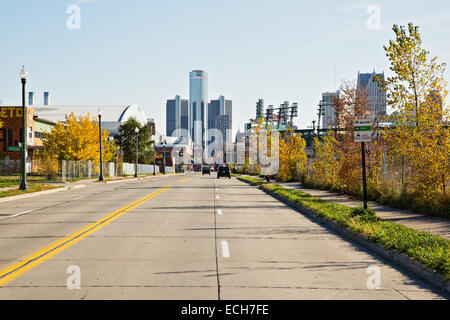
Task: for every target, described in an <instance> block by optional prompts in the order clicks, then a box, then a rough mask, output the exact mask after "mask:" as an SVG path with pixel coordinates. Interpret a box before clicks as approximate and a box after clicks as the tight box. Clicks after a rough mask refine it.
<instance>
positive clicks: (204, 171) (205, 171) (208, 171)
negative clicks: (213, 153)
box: [202, 167, 211, 175]
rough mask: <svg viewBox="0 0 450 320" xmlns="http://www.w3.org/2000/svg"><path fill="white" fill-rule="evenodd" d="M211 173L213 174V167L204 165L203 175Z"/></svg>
mask: <svg viewBox="0 0 450 320" xmlns="http://www.w3.org/2000/svg"><path fill="white" fill-rule="evenodd" d="M204 174H209V175H211V169H210V168H209V167H203V169H202V175H204Z"/></svg>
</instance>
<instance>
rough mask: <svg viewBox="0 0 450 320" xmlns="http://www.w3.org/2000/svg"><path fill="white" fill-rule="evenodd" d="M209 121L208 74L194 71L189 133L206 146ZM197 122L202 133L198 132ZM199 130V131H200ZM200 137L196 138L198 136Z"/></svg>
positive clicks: (192, 137)
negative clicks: (204, 138) (205, 139)
mask: <svg viewBox="0 0 450 320" xmlns="http://www.w3.org/2000/svg"><path fill="white" fill-rule="evenodd" d="M207 121H208V73H206V72H205V71H202V70H194V71H191V72H190V73H189V131H190V134H191V140H193V141H194V142H198V143H200V145H201V146H204V141H203V136H204V134H205V131H206V129H207ZM196 122H200V124H201V128H200V129H201V132H200V131H198V132H196V130H195V128H194V126H195V123H196ZM200 129H197V130H200ZM197 134H198V135H200V136H198V137H197V136H196V135H197Z"/></svg>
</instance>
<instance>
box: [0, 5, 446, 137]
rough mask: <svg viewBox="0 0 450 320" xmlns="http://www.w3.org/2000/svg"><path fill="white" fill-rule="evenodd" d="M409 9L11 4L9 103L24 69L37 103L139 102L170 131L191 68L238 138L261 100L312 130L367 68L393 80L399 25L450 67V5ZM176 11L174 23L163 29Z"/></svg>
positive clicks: (2, 88) (7, 8)
mask: <svg viewBox="0 0 450 320" xmlns="http://www.w3.org/2000/svg"><path fill="white" fill-rule="evenodd" d="M71 4H75V5H78V6H79V7H80V10H81V26H80V29H79V30H70V29H68V28H67V26H66V22H67V19H68V18H69V17H70V15H69V14H67V12H66V11H67V8H68V6H69V5H71ZM408 4H409V5H406V2H405V1H400V2H396V3H390V2H388V1H377V2H374V3H372V2H365V1H360V2H358V1H356V2H353V1H346V2H343V3H340V4H335V3H334V2H331V1H327V2H324V3H320V4H301V3H298V2H297V1H281V2H280V3H277V4H273V3H271V2H256V1H246V2H245V3H240V2H237V1H231V2H230V3H227V5H223V4H220V3H218V2H208V1H198V2H196V3H194V4H192V3H190V2H187V1H184V2H183V1H182V2H176V3H175V2H167V3H164V4H163V3H156V2H147V1H136V2H134V4H133V5H129V4H126V3H120V2H107V1H104V0H93V1H89V2H85V1H75V3H73V1H62V2H60V3H58V4H55V3H54V2H50V1H43V2H40V3H39V4H38V3H29V4H27V5H25V4H21V3H15V2H8V3H2V4H1V5H0V8H1V9H2V10H1V12H3V13H4V17H3V19H2V21H3V22H2V23H4V25H15V24H16V23H15V21H14V20H13V17H15V16H17V15H19V14H20V16H21V17H22V19H21V23H20V24H19V25H18V26H17V27H16V28H3V30H2V31H0V33H1V34H2V36H3V38H5V39H8V43H7V46H5V48H4V49H3V50H2V51H1V52H0V58H1V59H0V70H1V71H2V75H3V76H2V77H1V78H0V100H3V102H4V104H5V105H18V104H20V87H19V80H18V75H17V74H18V71H19V70H20V68H21V66H22V65H23V64H25V65H26V67H27V69H28V70H29V72H30V75H29V81H28V89H29V91H34V92H36V94H37V100H38V101H36V102H37V103H38V104H42V103H41V102H40V101H39V100H40V99H42V98H41V93H42V92H44V91H49V92H51V93H52V103H54V104H57V105H67V104H75V105H94V104H99V105H118V104H139V105H141V106H142V107H143V109H144V110H145V112H146V114H147V116H148V117H150V118H154V119H155V121H156V123H157V130H158V132H160V133H164V132H166V128H165V112H164V111H165V102H166V99H167V98H168V97H174V96H175V95H177V94H178V95H180V96H182V97H188V96H189V91H188V90H189V89H188V88H186V85H185V79H186V72H188V71H189V70H195V69H200V70H207V71H208V73H209V74H210V77H209V82H210V83H209V86H210V88H211V89H210V92H209V96H211V97H218V96H220V95H221V94H222V93H226V96H227V97H228V98H230V99H232V100H233V104H234V106H235V114H234V117H233V131H234V133H235V132H236V131H237V129H238V128H240V129H241V131H242V130H243V128H244V123H246V122H247V121H248V119H249V118H252V117H253V116H254V112H255V110H254V103H255V101H257V99H259V98H264V99H265V101H266V104H268V105H269V104H273V105H275V106H277V103H279V102H280V101H286V100H287V101H297V102H298V103H299V118H298V119H296V120H295V124H296V125H297V126H298V127H300V128H305V127H308V126H311V121H312V120H315V119H316V118H317V116H316V113H317V104H318V103H319V101H320V99H321V95H322V93H323V92H333V91H336V90H338V89H339V86H340V84H341V79H346V80H350V81H353V83H355V84H356V77H357V72H358V70H359V71H360V72H362V73H366V72H371V71H372V70H373V69H375V70H377V72H385V74H386V76H389V75H390V71H389V64H388V60H387V58H386V57H385V54H384V50H383V45H386V44H387V43H388V41H389V39H392V38H393V36H394V35H393V32H392V30H391V28H392V25H393V24H394V23H397V24H407V23H408V22H410V21H412V22H414V23H415V24H417V25H419V26H420V28H421V29H420V32H421V34H422V36H423V38H424V39H426V41H425V42H424V47H425V48H426V49H428V50H429V51H430V52H431V55H432V56H437V57H438V58H439V61H441V62H446V61H448V60H449V58H450V45H449V44H447V43H446V42H445V41H444V42H443V41H442V38H443V37H446V36H447V35H448V34H449V33H450V27H448V26H449V25H450V23H448V22H449V17H450V9H449V8H447V7H446V6H445V2H444V1H437V2H435V3H434V6H433V8H430V6H429V5H428V4H424V3H422V2H420V1H413V2H408ZM371 5H376V6H378V7H379V9H380V12H381V17H380V26H379V28H377V27H375V28H372V29H370V28H369V27H368V25H367V22H368V19H369V18H370V16H371V15H370V13H367V9H368V8H369V7H370V6H371ZM194 12H195V13H196V14H198V15H201V16H203V17H204V18H205V19H204V21H203V22H197V21H191V20H190V19H189V18H188V17H189V16H191V15H192V14H193V13H194ZM218 12H221V14H220V15H219V14H218ZM5 13H8V14H5ZM169 13H170V14H173V15H174V21H175V22H174V23H173V24H172V25H170V26H168V27H167V28H163V27H162V26H166V24H165V23H164V19H165V17H166V16H167V15H168V14H169ZM144 17H145V19H144ZM147 17H148V18H147ZM225 17H230V19H232V21H233V25H230V24H229V22H230V21H229V20H228V19H225ZM244 17H245V19H244ZM175 18H176V19H175ZM115 21H119V23H115ZM120 21H127V23H120ZM205 26H206V27H205ZM312 26H314V28H312ZM136 31H139V32H136ZM193 34H195V37H192V35H193ZM125 35H126V36H125ZM230 35H233V36H230ZM24 40H25V41H24ZM218 40H220V41H218ZM88 44H89V45H88ZM330 47H332V48H333V50H330ZM81 48H82V49H81ZM198 48H203V49H201V50H198ZM281 48H286V50H280V49H281ZM23 49H26V50H23ZM112 53H114V54H112ZM334 70H335V72H334ZM446 75H447V77H448V75H449V71H448V70H447V72H446ZM447 101H448V100H447ZM388 112H389V109H388Z"/></svg>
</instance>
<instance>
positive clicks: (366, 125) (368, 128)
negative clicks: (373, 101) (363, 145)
mask: <svg viewBox="0 0 450 320" xmlns="http://www.w3.org/2000/svg"><path fill="white" fill-rule="evenodd" d="M372 123H373V120H372V119H363V120H355V121H354V122H353V131H354V137H355V142H371V141H372Z"/></svg>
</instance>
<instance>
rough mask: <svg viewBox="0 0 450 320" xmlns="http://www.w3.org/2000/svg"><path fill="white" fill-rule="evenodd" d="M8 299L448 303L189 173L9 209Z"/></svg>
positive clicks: (233, 188) (0, 261)
mask: <svg viewBox="0 0 450 320" xmlns="http://www.w3.org/2000/svg"><path fill="white" fill-rule="evenodd" d="M368 268H369V271H371V272H375V273H368ZM378 268H379V269H378ZM373 270H375V271H373ZM378 270H379V273H378V272H377V271H378ZM378 276H379V277H378ZM369 277H371V278H370V279H369ZM377 277H378V278H377ZM68 279H69V280H68ZM368 279H369V286H368ZM374 279H375V280H376V279H379V280H380V281H379V283H378V284H379V286H378V289H375V288H374V286H373V284H376V283H377V282H376V281H375V280H374ZM78 280H79V281H78ZM78 284H79V289H77V288H76V287H77V286H78ZM370 284H372V285H370ZM73 287H75V288H73ZM0 299H212V300H215V299H224V300H225V299H443V297H442V296H440V295H439V294H437V293H435V292H433V291H432V290H431V289H430V288H429V287H428V286H427V285H426V284H424V283H423V282H421V281H419V280H417V279H415V278H412V277H410V276H408V275H407V274H405V273H403V272H402V271H401V270H398V269H396V268H395V267H393V266H391V265H389V264H388V263H386V262H385V261H383V260H382V259H381V258H379V257H378V256H376V255H374V254H371V253H370V252H368V251H367V250H365V249H363V248H361V247H359V246H358V245H356V244H354V243H351V242H348V241H346V240H343V239H342V238H340V237H339V236H338V235H336V234H335V233H333V232H332V231H331V230H329V229H327V228H325V227H324V226H322V225H319V224H317V223H315V222H313V221H311V220H310V219H308V218H306V217H305V216H303V215H301V214H299V213H298V212H296V211H294V210H293V209H291V208H289V207H286V206H285V205H284V204H282V203H281V202H279V201H278V200H276V199H274V198H273V197H271V196H269V195H267V194H265V193H264V192H262V191H260V190H258V189H257V188H255V187H252V186H249V185H247V184H245V183H243V182H240V181H238V180H236V179H235V178H232V179H228V178H221V179H216V178H215V173H212V174H211V176H209V175H205V176H202V175H200V174H198V173H195V174H194V173H190V174H186V175H170V176H169V175H168V176H164V177H153V178H151V179H145V180H139V181H128V182H121V183H114V184H105V183H94V184H90V185H87V186H86V187H84V188H79V189H74V190H69V191H63V192H58V193H53V194H48V195H40V196H36V197H33V198H27V199H23V200H20V201H12V202H6V203H0Z"/></svg>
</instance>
